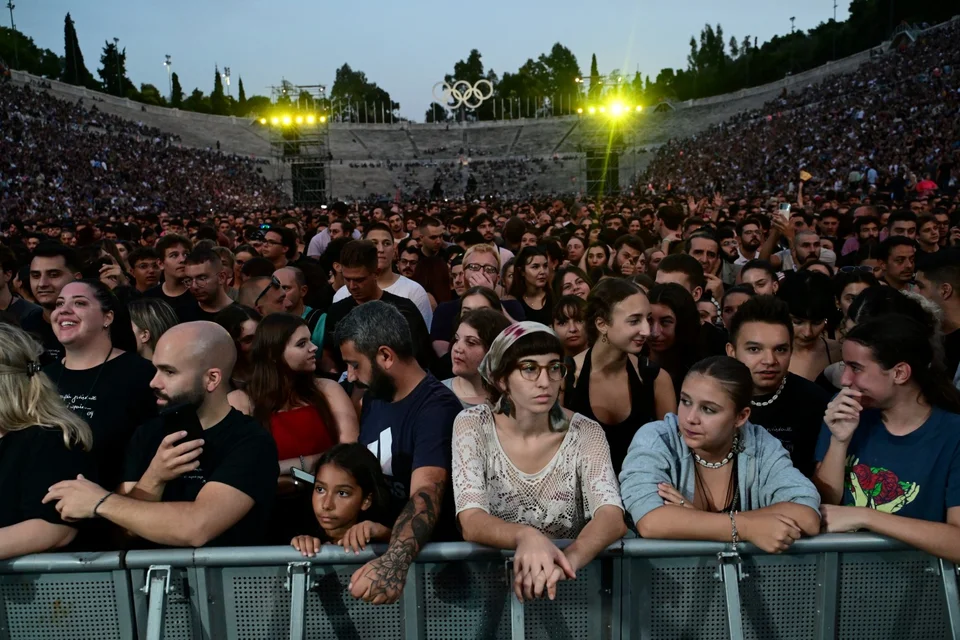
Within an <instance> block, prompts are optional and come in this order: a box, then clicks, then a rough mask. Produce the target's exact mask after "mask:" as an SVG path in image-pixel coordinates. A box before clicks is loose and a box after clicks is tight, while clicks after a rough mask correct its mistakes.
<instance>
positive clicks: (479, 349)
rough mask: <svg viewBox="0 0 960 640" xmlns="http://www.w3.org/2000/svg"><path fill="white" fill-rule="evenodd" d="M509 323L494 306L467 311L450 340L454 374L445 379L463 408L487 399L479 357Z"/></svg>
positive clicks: (481, 357) (485, 352)
mask: <svg viewBox="0 0 960 640" xmlns="http://www.w3.org/2000/svg"><path fill="white" fill-rule="evenodd" d="M509 326H510V321H509V320H508V319H507V318H506V317H505V316H504V315H503V313H501V312H499V311H497V310H495V309H486V308H481V309H476V310H472V311H464V312H463V313H461V315H460V323H459V325H458V326H457V330H456V332H455V333H454V334H453V341H452V342H451V343H450V358H451V360H452V363H453V367H452V369H453V377H451V378H447V379H446V380H444V381H443V384H444V385H446V386H447V387H448V388H449V389H450V390H451V391H453V393H454V394H456V396H457V398H458V399H459V400H460V403H461V404H462V405H463V408H464V409H467V408H469V407H472V406H475V405H478V404H480V403H482V402H486V400H487V399H488V393H487V391H486V389H485V388H484V385H483V380H482V379H481V377H480V371H479V367H480V361H481V360H483V357H484V356H485V355H486V354H487V351H488V350H489V349H490V345H491V344H493V341H494V339H495V338H496V337H497V336H498V335H500V332H501V331H503V330H504V329H506V328H507V327H509Z"/></svg>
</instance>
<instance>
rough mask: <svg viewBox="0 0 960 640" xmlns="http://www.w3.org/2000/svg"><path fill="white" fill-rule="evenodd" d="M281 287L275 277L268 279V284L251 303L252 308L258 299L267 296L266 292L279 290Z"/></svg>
mask: <svg viewBox="0 0 960 640" xmlns="http://www.w3.org/2000/svg"><path fill="white" fill-rule="evenodd" d="M282 287H283V285H281V284H280V281H279V280H277V277H276V276H273V277H271V278H270V284H268V285H267V286H266V287H264V289H263V291H261V292H260V295H258V296H257V299H256V300H254V301H253V306H257V303H258V302H260V298H262V297H263V296H265V295H267V292H268V291H270V289H281V288H282Z"/></svg>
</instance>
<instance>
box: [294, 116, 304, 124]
mask: <svg viewBox="0 0 960 640" xmlns="http://www.w3.org/2000/svg"><path fill="white" fill-rule="evenodd" d="M296 121H297V124H303V116H297V117H296Z"/></svg>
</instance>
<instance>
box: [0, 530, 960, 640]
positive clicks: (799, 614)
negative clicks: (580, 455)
mask: <svg viewBox="0 0 960 640" xmlns="http://www.w3.org/2000/svg"><path fill="white" fill-rule="evenodd" d="M382 550H383V547H378V548H376V549H375V551H376V552H382ZM373 557H375V552H374V551H369V550H368V551H367V552H364V553H361V554H360V555H354V554H352V553H351V554H347V553H344V552H343V551H342V550H341V549H340V548H338V547H329V546H328V547H324V548H323V549H322V551H321V553H320V554H319V555H318V556H316V557H315V558H309V559H307V558H303V557H302V556H300V554H299V553H298V552H296V551H294V550H293V549H291V548H288V547H257V548H229V549H182V550H158V551H130V552H125V553H124V552H110V553H100V554H41V555H35V556H27V557H23V558H18V559H15V560H10V561H6V562H0V639H3V640H5V639H7V638H9V639H10V640H59V639H64V640H84V639H88V638H89V639H96V640H107V639H117V640H125V639H131V640H132V639H137V640H158V639H160V638H166V639H171V640H173V639H176V640H180V639H186V640H193V639H197V640H223V639H230V640H246V639H258V640H259V639H262V638H266V639H279V638H290V639H291V640H304V639H306V638H310V639H311V640H314V639H321V640H328V639H329V640H333V639H364V640H366V639H378V638H384V639H394V638H407V639H412V638H418V639H420V638H424V639H430V640H434V639H435V640H455V639H463V640H467V639H469V640H481V639H483V640H486V639H489V638H498V639H499V638H503V639H510V640H518V639H521V638H530V639H533V638H536V639H540V638H544V639H546V638H549V639H551V640H552V639H560V640H566V639H570V640H572V639H581V638H588V639H590V640H648V639H650V640H652V639H659V638H663V639H668V638H669V639H674V638H701V639H703V640H714V639H723V638H731V639H733V640H740V639H779V638H783V639H794V638H820V639H826V638H841V639H851V640H854V639H856V640H859V639H862V638H895V639H897V640H901V639H903V640H908V639H917V640H935V639H939V638H954V639H957V640H960V596H958V590H957V567H956V566H954V565H953V564H951V563H948V562H945V561H942V560H939V559H937V558H934V557H932V556H929V555H927V554H924V553H921V552H919V551H916V550H914V549H911V548H909V547H907V546H905V545H902V544H900V543H897V542H894V541H892V540H889V539H886V538H881V537H877V536H872V535H861V534H846V535H822V536H818V537H816V538H811V539H809V540H801V541H799V542H797V543H796V544H794V545H793V547H792V548H791V549H790V551H789V552H788V553H786V554H783V555H768V554H765V553H762V552H760V551H758V550H757V549H755V548H753V547H752V546H751V545H741V547H740V552H739V553H732V552H731V547H730V545H729V544H722V543H709V542H708V543H701V542H672V541H659V540H636V539H634V540H623V541H621V542H619V543H617V544H616V545H613V546H611V547H610V548H609V549H607V550H606V551H605V552H604V553H603V554H601V556H600V557H599V558H598V559H597V560H595V561H594V562H593V563H592V564H591V565H589V566H588V567H585V568H584V569H582V570H581V571H580V572H579V574H578V576H577V579H576V580H575V581H570V582H563V583H561V584H560V586H559V590H558V597H557V600H555V601H553V602H549V601H536V602H528V603H526V604H521V603H520V602H519V601H518V600H517V599H516V598H514V597H513V595H512V590H511V588H510V585H511V579H510V570H511V564H510V563H511V560H510V554H508V553H504V552H499V551H495V550H491V549H487V548H484V547H479V546H476V545H471V544H467V543H450V544H432V545H428V546H427V547H426V548H425V549H424V550H423V552H422V553H421V554H420V557H419V558H418V560H417V562H416V563H415V564H414V565H413V567H412V568H411V570H410V573H409V574H408V576H407V584H406V587H405V589H404V593H403V597H402V598H401V600H400V601H399V602H397V603H396V604H392V605H385V606H374V605H370V604H366V603H364V602H362V601H357V600H355V599H354V598H353V597H351V596H350V594H349V593H347V584H348V582H349V580H350V577H351V576H352V575H353V572H354V571H356V569H357V568H359V567H360V565H361V564H363V563H365V562H366V561H368V560H370V559H372V558H373Z"/></svg>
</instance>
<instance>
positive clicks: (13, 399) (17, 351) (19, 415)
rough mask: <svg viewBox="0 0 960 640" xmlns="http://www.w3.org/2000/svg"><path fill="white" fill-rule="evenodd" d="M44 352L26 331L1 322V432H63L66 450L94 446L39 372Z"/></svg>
mask: <svg viewBox="0 0 960 640" xmlns="http://www.w3.org/2000/svg"><path fill="white" fill-rule="evenodd" d="M41 353H43V348H42V347H41V346H40V345H39V344H38V343H37V342H36V341H35V340H34V339H33V338H31V337H30V336H29V335H28V334H27V333H26V332H25V331H23V330H22V329H19V328H17V327H14V326H12V325H9V324H6V323H2V322H0V398H3V399H4V401H3V402H0V431H2V432H4V433H10V432H12V431H22V430H23V429H29V428H31V427H34V426H39V427H42V428H46V429H60V430H61V431H63V443H64V444H65V445H66V446H67V448H68V449H69V448H71V447H73V446H74V445H80V448H82V449H84V450H86V451H89V450H90V448H91V447H92V446H93V433H92V432H91V431H90V427H89V426H88V425H87V423H86V422H84V421H83V420H82V419H80V417H79V416H77V414H75V413H74V412H73V411H70V409H68V408H67V406H66V405H65V404H63V401H62V400H61V399H60V393H59V392H58V391H57V389H56V387H55V386H54V384H53V382H52V381H51V380H50V378H49V377H47V374H45V373H43V372H42V371H40V354H41Z"/></svg>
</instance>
